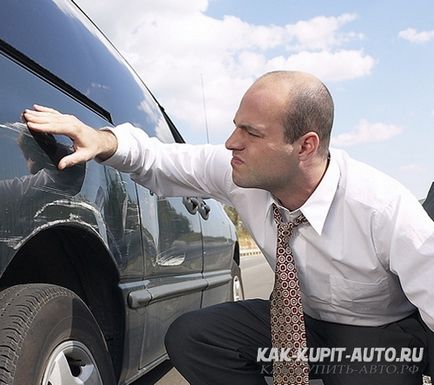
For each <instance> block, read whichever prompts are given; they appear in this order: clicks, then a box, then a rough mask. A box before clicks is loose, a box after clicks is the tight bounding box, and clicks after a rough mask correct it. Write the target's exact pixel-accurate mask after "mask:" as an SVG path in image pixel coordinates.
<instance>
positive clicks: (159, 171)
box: [24, 106, 236, 204]
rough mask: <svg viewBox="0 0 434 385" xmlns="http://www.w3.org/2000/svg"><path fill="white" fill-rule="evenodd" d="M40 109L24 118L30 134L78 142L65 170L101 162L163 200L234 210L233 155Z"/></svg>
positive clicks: (65, 161) (220, 149)
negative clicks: (192, 199) (197, 199)
mask: <svg viewBox="0 0 434 385" xmlns="http://www.w3.org/2000/svg"><path fill="white" fill-rule="evenodd" d="M34 108H35V110H34V111H33V110H26V111H25V112H24V119H25V120H26V121H27V125H28V127H29V129H30V130H33V131H36V132H42V133H50V134H56V135H66V136H68V137H70V138H71V139H72V140H73V142H74V149H75V152H74V153H73V154H71V155H68V156H66V157H64V158H62V159H61V160H60V162H59V165H58V168H59V169H64V168H65V167H70V166H72V165H74V164H77V163H82V162H86V161H88V160H91V159H94V158H96V160H97V161H99V162H101V163H103V164H104V165H108V166H112V167H114V168H116V169H118V170H119V171H122V172H126V173H129V174H131V177H132V179H133V180H135V181H136V182H137V183H139V184H141V185H143V186H145V187H147V188H149V189H150V190H151V191H153V192H155V193H156V194H158V195H161V196H201V197H213V198H215V199H217V200H219V201H221V202H224V203H227V204H232V202H231V198H230V197H231V195H232V190H233V189H235V188H236V186H235V185H234V184H233V182H232V169H231V166H230V152H229V151H228V150H226V149H225V148H224V147H223V146H214V145H188V144H177V143H173V144H165V143H162V142H160V141H159V140H158V139H157V138H150V137H148V135H147V134H146V133H145V132H144V131H143V130H140V129H138V128H135V127H133V126H132V125H131V124H129V123H126V124H123V125H120V126H117V127H114V128H105V129H103V130H99V131H98V130H94V129H93V128H91V127H89V126H87V125H85V124H84V123H82V122H80V121H79V120H78V119H77V118H75V117H74V116H70V115H63V114H61V113H59V112H58V111H56V110H53V109H50V108H46V107H41V106H34Z"/></svg>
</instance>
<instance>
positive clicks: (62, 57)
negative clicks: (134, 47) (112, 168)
mask: <svg viewBox="0 0 434 385" xmlns="http://www.w3.org/2000/svg"><path fill="white" fill-rule="evenodd" d="M17 14H19V15H21V22H20V23H18V24H16V23H10V22H9V20H13V19H15V15H17ZM47 20H50V22H49V23H47ZM53 31H55V36H53ZM0 39H2V40H3V41H4V42H6V43H7V44H9V45H10V46H12V47H14V49H16V50H17V51H19V52H20V53H22V54H24V55H26V56H27V57H29V58H30V59H31V60H33V61H34V62H35V63H36V64H37V65H40V66H42V67H43V68H45V69H47V70H48V71H50V72H51V73H53V74H54V75H55V76H57V77H58V78H60V79H62V81H65V82H66V83H67V84H68V85H70V86H72V87H73V88H74V89H77V90H78V91H79V92H80V93H81V94H83V95H85V96H86V97H88V98H89V99H91V100H92V101H94V102H95V103H96V104H97V105H99V106H101V107H102V108H103V109H104V110H106V111H109V112H110V115H111V118H112V121H113V123H114V124H121V123H124V122H130V123H132V124H134V125H135V126H137V127H141V128H142V129H144V130H145V131H146V132H147V133H148V134H149V135H151V136H157V137H158V138H160V139H161V140H163V141H165V142H173V141H174V139H173V136H172V135H171V133H170V130H168V129H167V124H166V122H165V120H164V117H163V116H162V114H161V112H160V110H159V108H158V106H157V105H156V103H155V102H154V100H153V99H152V97H151V95H150V94H149V92H148V91H147V90H146V88H145V87H144V86H143V84H142V83H141V81H140V79H139V78H138V77H137V75H136V74H135V73H134V72H133V71H132V70H131V68H130V67H129V66H127V65H126V64H125V62H124V60H123V59H122V57H121V56H120V55H119V53H118V52H117V51H116V50H115V49H114V48H113V47H112V45H111V44H110V43H109V42H108V41H107V40H106V39H104V38H103V36H102V34H101V32H100V31H99V30H98V29H97V28H96V27H95V26H94V25H93V24H92V23H91V22H90V21H89V20H88V19H87V18H86V16H84V14H82V13H81V12H80V10H79V9H78V8H77V7H76V6H75V5H74V4H73V3H72V2H70V1H64V0H55V1H44V2H39V1H30V0H27V1H24V0H23V1H14V0H5V1H3V2H2V11H1V13H0ZM47 42H49V44H48V43H47ZM47 50H49V51H50V52H56V54H55V55H53V54H49V55H47ZM105 124H106V123H105Z"/></svg>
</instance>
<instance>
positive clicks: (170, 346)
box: [164, 310, 200, 360]
mask: <svg viewBox="0 0 434 385" xmlns="http://www.w3.org/2000/svg"><path fill="white" fill-rule="evenodd" d="M199 312H200V311H198V310H195V311H191V312H188V313H185V314H182V315H181V316H179V317H178V318H177V319H175V321H173V322H172V324H171V325H170V326H169V329H168V330H167V333H166V337H165V340H164V343H165V345H166V350H167V353H168V354H169V357H170V358H171V359H172V360H173V359H175V358H176V357H177V356H178V353H181V354H183V355H185V353H186V350H188V349H190V348H191V346H192V345H194V343H195V340H196V334H197V332H198V328H199V325H200V323H198V322H197V317H198V313H199Z"/></svg>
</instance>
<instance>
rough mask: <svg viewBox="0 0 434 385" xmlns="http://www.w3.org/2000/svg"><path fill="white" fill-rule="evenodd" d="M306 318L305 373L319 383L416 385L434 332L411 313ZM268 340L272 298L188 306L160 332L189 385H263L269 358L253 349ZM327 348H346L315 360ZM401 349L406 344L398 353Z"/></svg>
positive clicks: (432, 344)
mask: <svg viewBox="0 0 434 385" xmlns="http://www.w3.org/2000/svg"><path fill="white" fill-rule="evenodd" d="M305 323H306V332H307V343H308V346H309V348H310V349H309V352H312V353H311V354H312V356H311V357H310V358H311V361H310V362H309V365H310V377H311V378H321V379H322V380H323V382H324V384H325V385H389V384H390V385H420V384H422V372H427V370H428V363H429V356H428V352H429V350H430V347H431V348H432V347H434V338H433V337H432V335H433V333H432V332H431V331H430V330H429V329H428V328H427V327H426V325H425V324H424V323H423V321H421V319H420V317H419V315H418V313H417V312H416V313H414V314H413V315H411V316H409V317H407V318H405V319H403V320H400V321H397V322H393V323H390V324H387V325H384V326H380V327H362V326H353V325H342V324H337V323H332V322H325V321H318V320H315V319H313V318H311V317H309V316H306V317H305ZM270 347H271V335H270V302H269V301H266V300H260V299H254V300H247V301H240V302H227V303H223V304H219V305H215V306H210V307H207V308H205V309H201V310H197V311H193V312H189V313H186V314H184V315H182V316H181V317H179V318H178V319H177V320H175V321H174V322H173V324H172V325H171V326H170V328H169V330H168V332H167V335H166V348H167V352H168V354H169V357H170V359H171V361H172V363H173V365H174V366H175V367H176V368H177V370H178V371H179V372H180V373H181V374H182V375H183V376H184V377H185V379H186V380H187V381H188V382H189V383H190V384H191V385H218V384H222V385H244V384H245V385H265V384H266V382H265V379H264V376H271V370H272V363H270V362H267V361H268V360H265V362H258V360H257V359H258V348H261V349H263V350H262V352H264V351H265V350H264V348H270ZM319 348H321V349H319ZM332 348H340V349H341V351H342V348H345V352H344V353H341V357H337V353H338V352H337V351H335V354H334V357H330V356H329V357H326V358H325V359H323V360H320V359H319V356H318V354H321V352H323V354H324V355H326V354H325V353H324V352H326V353H327V352H332V351H333V349H332ZM374 348H375V349H374ZM382 348H383V349H382ZM387 348H389V350H388V352H387V354H385V353H386V352H385V349H387ZM391 348H393V349H391ZM401 348H411V349H407V353H406V354H407V355H404V356H402V357H403V358H404V359H401V354H403V353H402V349H401ZM420 348H423V359H422V360H420V358H421V356H420V352H421V350H420ZM410 350H411V357H410V356H408V353H409V351H410ZM394 351H395V352H396V354H397V356H396V357H393V356H392V354H393V352H394ZM264 357H265V358H267V359H268V358H269V356H267V355H266V354H265V355H264V354H262V356H261V357H260V358H264ZM323 358H324V357H323ZM338 358H339V359H338ZM413 358H414V359H415V360H413ZM409 359H410V361H409ZM312 361H313V362H312ZM288 385H290V384H288Z"/></svg>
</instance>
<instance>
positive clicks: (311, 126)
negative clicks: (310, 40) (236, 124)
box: [252, 71, 334, 157]
mask: <svg viewBox="0 0 434 385" xmlns="http://www.w3.org/2000/svg"><path fill="white" fill-rule="evenodd" d="M261 86H262V87H271V89H279V92H281V95H282V98H283V103H284V107H283V109H282V124H283V128H284V133H285V138H286V140H287V141H288V143H293V142H294V141H295V140H297V139H298V138H300V137H301V136H303V135H304V134H306V133H308V132H315V133H316V134H317V135H318V137H319V140H320V143H319V151H320V153H321V155H323V156H324V157H327V155H328V148H329V144H330V134H331V130H332V126H333V117H334V105H333V99H332V97H331V95H330V92H329V90H328V89H327V87H326V86H325V85H324V84H323V83H322V82H321V81H320V80H319V79H317V78H316V77H314V76H313V75H310V74H307V73H304V72H297V71H273V72H268V73H266V74H265V75H263V76H261V77H260V78H259V79H257V80H256V82H255V83H254V84H253V85H252V88H253V87H261ZM285 94H286V95H285ZM285 99H286V100H285Z"/></svg>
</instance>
